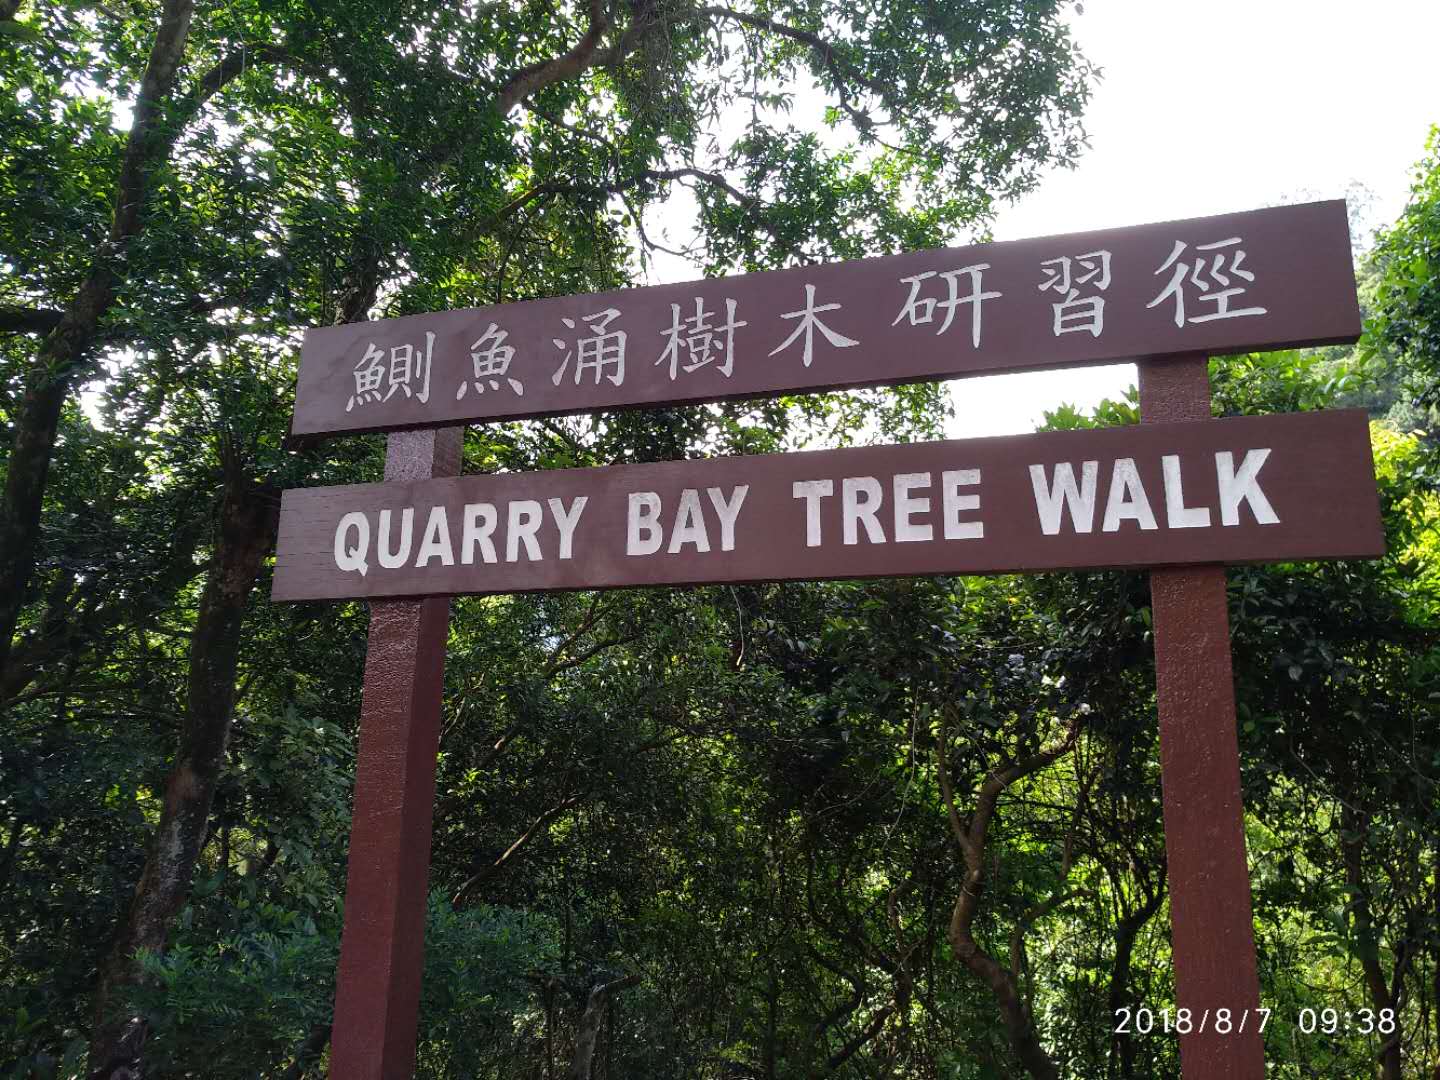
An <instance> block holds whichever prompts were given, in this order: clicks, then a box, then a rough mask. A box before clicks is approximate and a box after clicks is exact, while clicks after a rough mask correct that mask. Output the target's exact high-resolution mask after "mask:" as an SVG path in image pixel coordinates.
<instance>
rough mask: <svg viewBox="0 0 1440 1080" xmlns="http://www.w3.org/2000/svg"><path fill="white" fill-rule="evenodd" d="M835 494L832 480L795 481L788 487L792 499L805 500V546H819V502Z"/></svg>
mask: <svg viewBox="0 0 1440 1080" xmlns="http://www.w3.org/2000/svg"><path fill="white" fill-rule="evenodd" d="M834 494H835V481H833V480H796V481H795V483H793V484H792V485H790V497H791V498H792V499H804V500H805V546H806V547H819V546H820V500H821V499H827V498H829V497H830V496H831V495H834Z"/></svg>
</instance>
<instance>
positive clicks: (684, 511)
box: [670, 488, 710, 555]
mask: <svg viewBox="0 0 1440 1080" xmlns="http://www.w3.org/2000/svg"><path fill="white" fill-rule="evenodd" d="M685 544H694V545H695V550H696V551H709V550H710V535H709V534H708V533H707V532H706V531H705V513H704V511H703V510H702V509H701V507H700V492H699V491H698V490H697V489H696V488H686V489H685V490H684V491H682V492H680V509H679V510H677V511H676V512H675V529H674V531H672V532H671V533H670V554H671V555H678V554H679V553H680V548H681V547H683V546H684V545H685Z"/></svg>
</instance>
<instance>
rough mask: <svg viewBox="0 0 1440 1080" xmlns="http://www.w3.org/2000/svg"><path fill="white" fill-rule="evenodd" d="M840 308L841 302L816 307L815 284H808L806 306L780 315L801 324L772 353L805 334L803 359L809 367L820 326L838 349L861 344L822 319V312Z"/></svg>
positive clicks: (785, 347)
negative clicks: (837, 331)
mask: <svg viewBox="0 0 1440 1080" xmlns="http://www.w3.org/2000/svg"><path fill="white" fill-rule="evenodd" d="M838 310H840V305H839V304H821V305H820V306H819V307H816V306H815V286H814V285H806V286H805V306H804V307H803V308H801V309H800V310H799V311H787V312H785V314H783V315H781V316H780V317H781V318H782V319H799V320H800V325H799V326H797V327H795V329H794V330H793V331H792V332H791V334H790V336H789V337H788V338H786V339H785V340H784V341H782V342H781V343H780V344H779V345H777V346H776V347H775V348H773V349H771V350H770V355H771V356H774V355H775V354H776V353H778V352H783V351H784V350H785V349H787V348H789V347H790V345H791V344H792V343H793V342H794V341H795V339H796V338H798V337H800V336H801V335H802V334H803V335H804V336H805V345H804V349H803V356H802V359H803V361H804V364H805V366H806V367H809V366H810V361H811V360H813V359H814V345H815V330H816V328H817V327H818V328H819V330H820V333H821V334H823V335H824V337H825V340H826V341H828V342H829V343H830V344H831V345H833V346H835V348H837V349H848V348H850V346H852V345H859V344H860V342H858V341H856V340H855V339H854V338H848V337H846V336H845V335H844V334H839V333H836V332H835V331H834V330H831V329H830V327H828V326H826V325H825V324H824V323H823V322H821V321H820V319H819V315H820V312H822V311H838Z"/></svg>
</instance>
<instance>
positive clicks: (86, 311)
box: [0, 0, 195, 676]
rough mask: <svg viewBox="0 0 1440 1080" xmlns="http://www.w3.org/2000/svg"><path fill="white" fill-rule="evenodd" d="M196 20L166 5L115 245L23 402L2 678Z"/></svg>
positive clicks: (129, 154) (6, 547) (13, 472)
mask: <svg viewBox="0 0 1440 1080" xmlns="http://www.w3.org/2000/svg"><path fill="white" fill-rule="evenodd" d="M16 8H18V5H16ZM194 12H195V0H165V3H164V7H163V10H162V11H161V14H160V22H159V25H158V26H157V27H156V29H155V40H154V42H153V43H152V44H151V47H150V55H149V58H148V60H147V61H146V65H145V73H144V75H143V76H142V77H141V79H140V90H139V93H137V94H136V96H135V109H134V117H135V119H134V122H133V123H132V124H131V126H130V135H129V138H128V139H127V140H126V143H125V155H124V157H123V158H122V159H121V162H120V174H119V176H118V177H117V178H116V181H115V196H114V214H113V217H112V218H111V222H110V233H109V237H108V239H107V240H106V242H105V243H104V244H102V245H101V246H100V248H99V249H98V250H97V251H96V252H95V255H94V258H93V262H92V265H91V268H90V271H89V273H88V274H87V275H86V277H85V280H84V282H83V283H82V284H81V286H80V289H79V291H78V292H77V293H76V294H75V299H74V300H73V301H72V302H71V304H70V306H69V307H68V308H67V309H66V311H65V314H64V315H63V316H62V317H61V319H60V323H59V325H57V326H56V327H55V329H54V330H52V331H51V332H50V333H49V334H48V335H46V337H45V339H44V340H43V341H42V342H41V343H40V348H39V351H38V352H37V354H36V357H35V365H34V367H33V368H32V369H31V372H30V375H29V379H28V381H27V385H26V388H25V395H24V397H23V398H22V399H21V403H20V410H19V415H18V416H17V418H16V421H15V441H14V445H13V446H12V447H11V451H10V464H9V470H8V472H7V473H6V476H5V492H4V496H3V502H0V676H3V674H4V672H5V668H6V665H7V663H8V661H9V658H10V642H11V639H12V638H13V637H14V636H15V626H16V623H17V622H18V621H19V617H20V610H21V608H22V607H23V606H24V602H25V594H26V592H27V591H28V589H29V586H30V575H31V573H32V571H33V570H34V567H35V546H36V542H37V540H38V539H39V536H40V511H41V507H42V505H43V503H44V500H45V485H46V482H47V481H48V479H49V475H50V461H51V459H52V458H53V457H54V456H55V434H56V431H57V430H58V427H59V423H60V413H61V410H62V409H63V408H64V406H65V398H66V396H67V395H68V394H69V391H70V383H71V381H72V380H73V379H74V377H75V374H76V372H77V371H79V370H80V368H81V366H82V365H83V364H84V363H85V362H86V360H88V359H89V356H90V353H91V351H92V350H93V349H94V347H95V339H96V336H97V332H98V331H99V328H100V320H101V319H102V318H104V316H105V313H106V312H107V311H109V310H110V306H111V304H113V303H114V301H115V288H116V285H117V284H118V281H119V279H118V276H117V267H118V266H119V265H120V264H121V262H122V261H123V258H124V247H125V244H126V241H128V240H130V239H131V238H132V237H134V236H135V235H136V234H138V233H139V232H140V228H141V221H142V211H143V209H144V205H145V202H146V196H147V195H148V191H147V188H148V185H149V181H150V175H151V173H152V171H153V169H154V167H155V165H156V164H157V162H159V161H161V160H163V159H164V158H165V157H166V156H167V155H168V153H169V150H170V147H171V146H172V145H173V143H174V137H175V136H174V132H173V130H170V129H169V128H168V127H167V125H166V121H165V118H164V116H163V115H162V114H163V107H164V105H165V104H166V103H167V102H168V101H169V100H170V98H171V96H172V91H173V89H174V86H175V78H176V74H177V72H178V71H179V69H180V61H181V58H182V57H183V56H184V54H185V42H186V41H187V39H188V38H189V36H190V19H191V16H192V15H193V14H194ZM11 13H12V14H13V13H14V10H13V9H12V11H11Z"/></svg>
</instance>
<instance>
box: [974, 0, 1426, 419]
mask: <svg viewBox="0 0 1440 1080" xmlns="http://www.w3.org/2000/svg"><path fill="white" fill-rule="evenodd" d="M1084 7H1085V13H1084V14H1083V15H1080V16H1077V17H1075V18H1074V19H1073V25H1074V32H1075V36H1076V39H1077V40H1078V41H1079V43H1080V46H1081V48H1082V49H1083V50H1084V51H1085V54H1086V55H1087V56H1088V57H1090V59H1091V60H1092V61H1094V62H1095V63H1097V64H1099V65H1100V67H1101V68H1102V69H1103V70H1104V75H1105V78H1104V80H1103V81H1102V82H1101V84H1100V85H1099V87H1098V88H1097V89H1096V91H1095V94H1094V97H1093V98H1092V100H1091V103H1090V107H1089V108H1088V110H1087V111H1086V117H1085V123H1086V128H1087V130H1088V131H1089V133H1090V142H1091V149H1090V151H1089V152H1088V153H1087V154H1086V155H1085V157H1084V158H1083V159H1082V161H1081V163H1080V165H1079V166H1078V167H1077V168H1076V169H1074V170H1072V171H1059V172H1056V173H1052V174H1051V175H1050V176H1049V177H1048V178H1047V179H1046V180H1045V181H1044V182H1043V183H1042V184H1041V185H1040V187H1039V188H1038V189H1037V190H1036V191H1034V192H1033V193H1032V194H1030V195H1029V196H1028V197H1026V198H1025V199H1023V200H1022V201H1021V202H1019V203H1018V204H1017V205H1015V206H1013V207H1011V208H1009V209H1007V210H1005V211H1002V212H1001V214H1000V216H999V218H998V220H997V221H996V223H995V230H994V232H995V239H997V240H1018V239H1021V238H1023V237H1027V236H1044V235H1046V234H1049V233H1060V232H1074V231H1078V230H1081V229H1100V228H1110V227H1114V226H1122V225H1138V224H1141V223H1143V222H1147V221H1164V220H1167V219H1169V218H1182V217H1198V216H1202V215H1205V214H1223V213H1229V212H1231V211H1236V210H1249V209H1253V208H1256V207H1261V206H1269V205H1273V204H1275V203H1280V202H1295V201H1305V200H1308V199H1312V198H1327V199H1328V198H1340V197H1344V196H1346V195H1347V194H1349V195H1351V198H1352V204H1353V203H1354V202H1355V195H1356V194H1357V192H1356V191H1355V190H1353V189H1354V187H1355V185H1360V187H1361V188H1363V189H1368V190H1369V193H1370V195H1371V197H1373V202H1372V203H1371V204H1370V205H1369V206H1368V207H1365V206H1361V207H1360V209H1361V211H1362V220H1363V222H1364V225H1365V228H1364V233H1365V236H1364V237H1363V239H1367V240H1368V237H1369V233H1370V232H1371V231H1373V229H1374V228H1376V227H1378V226H1382V225H1384V224H1387V223H1388V222H1391V221H1393V220H1394V219H1395V218H1396V217H1398V216H1399V214H1400V212H1401V210H1402V209H1403V208H1404V206H1405V201H1406V196H1407V194H1408V192H1409V187H1410V178H1411V174H1412V166H1413V165H1414V163H1415V162H1416V161H1418V160H1419V158H1420V156H1421V154H1422V153H1423V151H1424V146H1425V138H1426V134H1427V133H1428V131H1429V129H1430V125H1431V124H1435V123H1440V51H1437V50H1440V0H1369V2H1367V3H1364V4H1355V3H1350V2H1341V0H1204V2H1192V0H1089V2H1087V3H1086V4H1085V5H1084ZM1359 194H1360V195H1361V199H1362V200H1363V198H1364V194H1363V191H1362V192H1360V193H1359ZM1134 377H1135V376H1134V368H1133V366H1131V365H1128V364H1127V365H1119V366H1115V367H1105V368H1089V369H1082V370H1072V371H1056V372H1040V373H1035V374H1025V375H1003V376H996V377H991V378H984V379H970V380H960V381H956V382H952V383H951V384H950V388H951V393H952V396H953V399H954V401H955V412H956V416H955V420H954V421H953V422H952V431H953V433H954V434H956V435H998V434H1003V433H1009V432H1022V431H1030V430H1032V429H1033V427H1034V426H1035V424H1036V423H1038V422H1039V421H1040V420H1041V414H1042V413H1043V412H1044V410H1045V409H1047V408H1054V407H1055V406H1056V405H1058V404H1060V403H1061V402H1064V401H1070V402H1072V403H1075V404H1079V405H1085V406H1089V405H1093V404H1095V403H1096V402H1098V401H1099V400H1100V399H1101V398H1103V397H1117V396H1119V395H1120V394H1121V393H1123V392H1124V390H1125V388H1126V387H1128V386H1129V385H1131V383H1133V381H1134Z"/></svg>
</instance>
